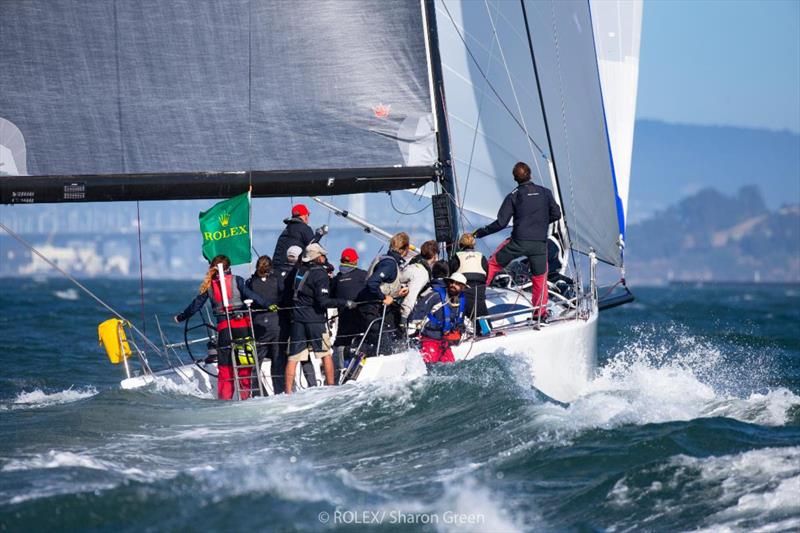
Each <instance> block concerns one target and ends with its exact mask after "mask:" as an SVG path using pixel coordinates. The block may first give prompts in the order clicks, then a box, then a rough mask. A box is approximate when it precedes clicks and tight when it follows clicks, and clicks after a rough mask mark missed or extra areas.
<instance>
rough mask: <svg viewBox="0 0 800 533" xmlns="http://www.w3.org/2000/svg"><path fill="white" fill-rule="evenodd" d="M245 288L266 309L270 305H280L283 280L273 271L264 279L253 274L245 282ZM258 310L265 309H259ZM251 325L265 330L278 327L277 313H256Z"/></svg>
mask: <svg viewBox="0 0 800 533" xmlns="http://www.w3.org/2000/svg"><path fill="white" fill-rule="evenodd" d="M247 287H248V288H249V289H250V290H252V291H253V292H254V293H256V294H258V295H259V296H260V297H261V299H262V300H264V303H265V304H267V307H269V306H271V305H277V306H280V305H281V298H282V297H283V278H282V277H281V276H280V274H279V273H278V272H277V271H275V270H273V271H271V272H270V273H269V274H268V275H267V276H266V277H265V278H263V279H262V278H261V277H259V276H258V275H256V274H253V275H252V276H251V277H250V279H249V280H247ZM259 309H265V308H263V307H259ZM253 323H254V324H256V325H259V326H263V327H267V328H277V327H278V316H277V313H274V312H270V311H258V312H254V313H253Z"/></svg>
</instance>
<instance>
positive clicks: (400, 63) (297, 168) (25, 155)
mask: <svg viewBox="0 0 800 533" xmlns="http://www.w3.org/2000/svg"><path fill="white" fill-rule="evenodd" d="M423 18H424V17H423V13H422V9H421V5H420V2H419V1H408V2H398V3H393V4H392V5H391V6H388V5H387V4H386V3H385V2H383V0H359V1H358V2H338V1H320V0H306V1H257V0H232V1H226V2H217V1H215V0H170V1H166V2H165V1H160V0H145V1H140V2H106V1H99V0H66V1H63V2H55V3H54V2H49V1H47V0H32V1H28V2H2V3H1V4H0V35H2V36H3V37H2V39H1V40H0V157H2V160H0V162H2V163H4V164H3V165H2V166H0V175H2V174H5V176H3V177H0V193H1V195H2V197H1V200H2V202H3V203H11V202H58V201H112V200H136V199H180V198H209V197H225V196H232V195H233V194H238V193H241V192H243V190H246V189H247V187H248V186H249V185H251V184H252V185H253V195H254V196H277V195H289V194H294V195H300V194H341V193H349V192H363V191H376V190H387V189H397V188H407V187H411V186H419V185H421V184H424V183H425V182H427V181H429V180H431V179H433V177H434V175H435V170H434V168H433V167H434V164H435V163H436V161H437V159H438V153H437V150H436V128H435V125H434V124H435V121H434V119H433V110H432V97H431V92H430V86H431V84H430V80H429V68H428V55H427V53H426V41H425V27H424V21H423ZM12 163H14V164H13V165H12Z"/></svg>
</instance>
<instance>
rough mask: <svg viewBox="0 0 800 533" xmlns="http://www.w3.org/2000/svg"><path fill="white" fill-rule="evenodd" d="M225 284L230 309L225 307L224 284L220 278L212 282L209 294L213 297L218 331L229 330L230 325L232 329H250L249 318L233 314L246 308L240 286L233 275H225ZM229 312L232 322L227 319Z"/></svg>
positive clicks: (212, 301) (212, 302)
mask: <svg viewBox="0 0 800 533" xmlns="http://www.w3.org/2000/svg"><path fill="white" fill-rule="evenodd" d="M223 278H224V282H225V292H226V293H227V294H228V307H225V304H224V302H223V301H222V284H221V283H220V280H219V277H217V278H215V279H213V280H211V287H209V289H208V292H209V296H210V297H211V305H212V307H213V308H214V314H215V315H216V316H217V331H222V330H224V329H227V328H228V326H229V325H230V327H231V328H247V327H250V318H249V317H248V316H243V317H242V316H232V315H230V313H231V312H233V311H235V310H237V309H241V308H242V307H244V302H242V295H241V293H240V292H239V287H238V284H237V283H236V279H235V277H234V276H233V274H227V273H226V274H224V275H223ZM226 311H227V312H228V316H230V318H231V319H230V321H229V320H228V319H227V318H226V315H225V312H226Z"/></svg>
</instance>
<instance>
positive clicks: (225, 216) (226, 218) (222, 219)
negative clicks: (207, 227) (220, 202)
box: [219, 211, 231, 228]
mask: <svg viewBox="0 0 800 533" xmlns="http://www.w3.org/2000/svg"><path fill="white" fill-rule="evenodd" d="M230 222H231V214H230V213H228V212H227V211H225V212H224V213H222V214H221V215H220V216H219V223H220V224H222V227H223V228H225V227H227V226H228V224H230Z"/></svg>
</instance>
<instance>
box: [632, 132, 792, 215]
mask: <svg viewBox="0 0 800 533" xmlns="http://www.w3.org/2000/svg"><path fill="white" fill-rule="evenodd" d="M631 175H632V179H631V191H630V204H629V205H630V207H629V219H630V220H631V221H634V222H635V221H638V220H642V219H643V218H646V217H648V216H651V215H652V214H653V213H655V211H657V210H663V209H666V208H667V207H668V206H670V205H673V204H675V203H676V202H677V201H679V200H680V199H682V198H685V197H687V196H689V195H691V194H694V193H696V192H698V191H699V190H701V189H703V188H706V187H712V188H714V189H717V190H718V191H720V192H722V193H725V194H733V193H735V192H736V191H737V190H738V189H739V188H740V187H743V186H745V185H748V184H756V185H758V187H759V188H760V190H761V192H762V193H763V195H764V196H763V197H764V202H765V204H766V206H767V207H769V208H770V209H773V210H774V209H777V208H778V207H780V206H781V205H784V204H797V203H800V135H797V134H794V133H789V132H778V131H769V130H758V129H745V128H733V127H721V126H720V127H716V126H689V125H685V124H667V123H664V122H656V121H650V120H640V121H637V122H636V137H635V141H634V147H633V168H632V172H631Z"/></svg>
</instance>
